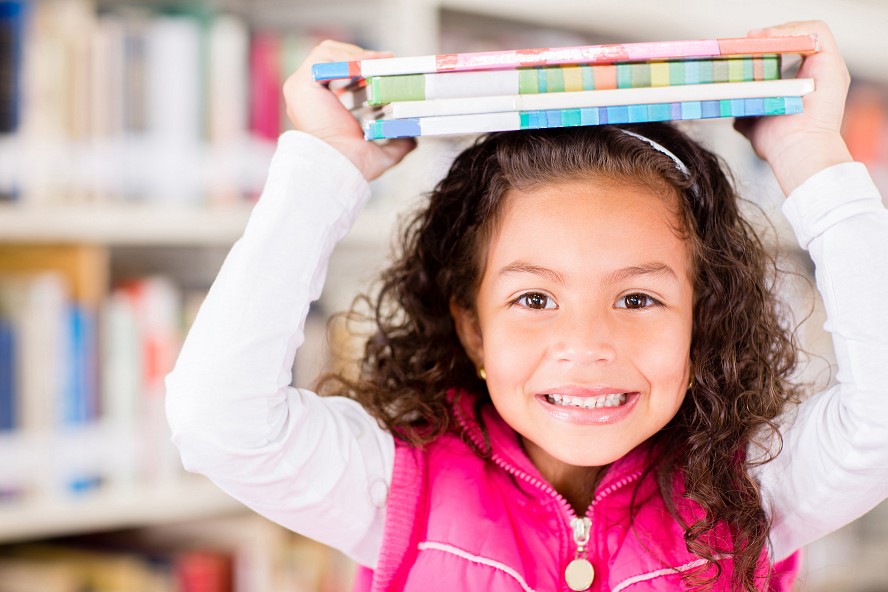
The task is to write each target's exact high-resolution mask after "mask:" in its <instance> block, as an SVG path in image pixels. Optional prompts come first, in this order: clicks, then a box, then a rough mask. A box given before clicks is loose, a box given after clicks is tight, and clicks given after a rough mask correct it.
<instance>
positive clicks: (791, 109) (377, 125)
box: [363, 97, 802, 140]
mask: <svg viewBox="0 0 888 592" xmlns="http://www.w3.org/2000/svg"><path fill="white" fill-rule="evenodd" d="M801 111H802V99H801V97H768V98H758V99H725V100H721V101H688V102H684V103H652V104H647V105H617V106H609V107H584V108H578V109H552V110H548V111H505V112H502V113H473V114H469V115H444V116H439V117H417V118H410V119H379V120H369V121H365V122H363V126H364V137H365V138H366V139H368V140H382V139H390V138H409V137H416V136H437V135H446V134H475V133H486V132H498V131H514V130H524V129H540V128H554V127H572V126H579V125H605V124H621V123H645V122H650V121H667V120H687V119H712V118H720V117H749V116H760V115H788V114H792V113H801Z"/></svg>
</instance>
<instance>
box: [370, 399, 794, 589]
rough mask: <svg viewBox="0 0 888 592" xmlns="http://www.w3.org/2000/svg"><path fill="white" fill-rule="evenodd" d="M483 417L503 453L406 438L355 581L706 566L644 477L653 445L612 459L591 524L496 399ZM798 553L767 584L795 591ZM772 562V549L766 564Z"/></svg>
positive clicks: (627, 578)
mask: <svg viewBox="0 0 888 592" xmlns="http://www.w3.org/2000/svg"><path fill="white" fill-rule="evenodd" d="M460 400H461V401H462V404H461V405H460V406H459V408H458V417H459V420H460V423H461V424H462V427H463V429H464V430H465V435H466V436H467V437H469V438H472V439H473V440H474V441H475V442H476V443H481V444H482V449H483V448H484V447H483V436H482V435H481V431H480V428H479V427H478V425H477V424H476V422H475V421H474V419H473V414H472V411H471V403H470V401H469V398H468V397H462V398H461V399H460ZM484 422H485V425H486V426H487V429H488V432H489V437H490V445H491V449H492V451H493V462H489V461H485V460H483V459H481V458H479V457H478V456H477V455H476V454H475V452H474V451H473V450H472V448H471V447H469V446H468V445H467V444H466V443H465V442H464V441H463V440H462V439H461V438H460V437H459V436H458V435H453V434H448V435H445V436H443V437H441V438H439V439H437V440H436V441H435V442H433V443H431V444H429V445H427V446H426V447H425V448H424V449H423V450H418V449H415V448H412V447H410V446H409V445H406V444H403V443H399V444H398V446H397V448H396V456H395V469H394V476H393V481H392V486H391V489H390V491H389V497H388V501H387V504H386V524H385V533H384V536H383V542H382V549H381V552H380V556H379V561H378V564H377V567H376V570H375V571H371V570H368V569H362V570H360V571H359V573H358V577H357V582H356V587H355V588H356V590H359V591H364V590H372V591H374V592H376V591H383V590H393V591H394V590H398V591H401V590H404V591H409V592H413V591H416V592H420V591H421V592H430V591H435V590H447V591H464V590H466V591H467V590H473V591H474V590H496V591H498V592H500V591H504V592H511V591H516V592H518V591H522V592H530V591H536V590H538V591H544V590H545V591H556V590H557V591H565V592H568V591H570V590H571V588H570V587H569V586H568V584H567V582H566V580H565V569H566V568H567V566H568V565H569V564H570V563H571V561H573V560H574V559H577V558H584V559H586V560H588V561H589V562H590V563H591V564H592V567H593V569H594V575H593V576H592V582H591V585H590V586H589V587H588V588H586V589H587V590H590V591H594V592H597V591H601V592H604V591H610V592H621V591H623V590H626V591H628V592H641V591H646V590H680V589H681V588H682V587H681V585H680V582H681V576H682V574H683V573H684V572H686V571H687V570H689V569H693V568H694V567H696V566H698V565H700V564H701V563H703V562H702V560H700V559H699V558H698V557H696V556H694V555H691V554H690V553H689V552H688V551H687V549H686V548H685V544H684V541H683V538H682V536H683V532H682V529H681V527H680V526H679V525H678V524H677V523H676V522H675V520H674V519H673V518H672V517H671V516H670V515H669V514H668V512H667V511H666V507H665V504H664V503H663V501H662V498H661V496H660V495H659V491H658V489H657V486H656V483H655V482H654V480H653V478H652V477H651V476H650V474H648V475H647V476H644V468H645V467H644V464H643V460H644V456H645V455H644V453H643V452H642V451H634V452H632V453H630V454H629V455H627V456H626V457H625V458H623V459H620V460H619V461H618V462H616V463H614V464H613V465H612V466H611V468H610V469H609V470H608V471H607V473H606V474H605V476H604V477H603V479H602V481H601V483H600V484H599V486H598V489H597V490H596V495H595V498H594V500H593V501H592V504H591V506H590V507H589V509H588V510H587V512H586V517H587V518H589V520H588V521H584V520H582V518H581V517H579V518H578V517H577V516H576V514H575V513H574V511H573V510H572V508H571V507H570V505H569V504H568V503H567V501H566V500H565V499H564V498H562V497H561V496H560V495H559V494H558V493H557V492H556V491H555V490H554V489H553V488H552V487H551V486H550V485H549V484H548V483H547V482H546V481H545V480H544V479H543V477H542V476H541V475H540V474H539V472H538V471H537V469H536V468H535V467H534V466H533V464H532V463H531V462H530V460H529V459H528V458H527V456H526V455H525V454H524V452H523V449H522V448H521V445H520V443H519V441H518V438H517V436H516V434H515V432H514V431H513V430H512V429H511V428H509V427H508V426H507V425H506V424H505V423H504V422H503V421H502V420H501V419H500V418H499V416H498V414H497V413H496V411H495V410H493V408H492V407H489V408H488V409H486V410H485V412H484ZM633 495H635V496H636V497H635V501H636V513H635V519H634V522H633V524H632V525H630V514H629V509H630V503H631V501H632V497H633ZM797 558H798V557H797V554H796V555H793V556H792V557H790V558H789V559H787V560H785V561H783V562H781V563H779V564H777V565H776V566H774V568H773V571H772V573H771V578H770V581H769V582H766V581H764V579H763V584H762V587H761V589H762V590H767V591H770V592H777V591H789V590H791V588H792V581H793V580H794V578H795V572H796V568H797ZM574 567H578V566H576V565H575V566H574ZM722 567H723V572H722V577H721V578H720V579H719V581H718V584H717V585H716V587H715V590H729V589H730V576H731V564H730V561H727V560H725V561H723V562H722ZM767 570H768V563H767V558H766V557H763V558H762V573H763V574H764V573H766V572H767ZM584 578H585V579H588V575H587V574H583V575H581V576H580V580H583V579H584ZM581 589H582V588H581Z"/></svg>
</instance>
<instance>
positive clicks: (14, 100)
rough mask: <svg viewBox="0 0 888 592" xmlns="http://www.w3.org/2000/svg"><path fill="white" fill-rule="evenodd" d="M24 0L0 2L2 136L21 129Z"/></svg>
mask: <svg viewBox="0 0 888 592" xmlns="http://www.w3.org/2000/svg"><path fill="white" fill-rule="evenodd" d="M25 10H26V3H25V0H0V134H5V133H9V132H12V131H14V130H15V129H16V127H18V118H19V106H20V102H21V96H20V94H21V91H20V88H19V87H20V83H21V67H20V65H21V60H22V39H23V37H24V26H25V25H24V23H25Z"/></svg>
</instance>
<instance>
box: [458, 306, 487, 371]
mask: <svg viewBox="0 0 888 592" xmlns="http://www.w3.org/2000/svg"><path fill="white" fill-rule="evenodd" d="M450 316H452V317H453V323H454V326H455V327H456V335H457V337H459V342H460V343H461V344H462V346H463V349H464V350H466V354H467V355H468V356H469V359H470V360H472V363H473V364H475V367H476V368H482V367H483V366H484V344H483V339H482V337H481V326H480V325H479V323H478V315H477V314H475V311H473V310H468V309H466V308H463V307H462V306H460V305H458V304H457V303H456V302H455V301H454V300H451V301H450Z"/></svg>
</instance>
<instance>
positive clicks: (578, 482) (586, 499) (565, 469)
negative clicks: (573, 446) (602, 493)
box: [522, 438, 607, 516]
mask: <svg viewBox="0 0 888 592" xmlns="http://www.w3.org/2000/svg"><path fill="white" fill-rule="evenodd" d="M522 444H523V446H524V451H525V452H526V453H527V456H528V457H529V458H530V460H531V462H533V464H534V466H535V467H536V468H537V470H539V472H540V474H541V475H542V476H543V477H544V478H545V479H546V481H547V482H548V483H549V484H550V485H552V487H554V488H555V491H557V492H558V493H559V494H560V495H561V497H563V498H564V499H566V500H567V502H568V503H569V504H570V506H571V507H572V508H573V510H574V512H576V514H577V515H578V516H583V515H585V514H586V510H588V509H589V506H590V505H591V504H592V499H593V498H594V497H595V488H596V487H597V486H598V483H599V481H600V480H601V477H602V476H604V473H605V471H606V470H607V467H580V466H574V465H569V464H567V463H564V462H561V461H559V460H556V459H554V458H552V457H551V456H549V455H548V453H546V452H545V451H544V450H542V449H541V448H539V447H538V446H537V445H536V444H534V443H532V442H529V441H527V440H525V439H524V438H522Z"/></svg>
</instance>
